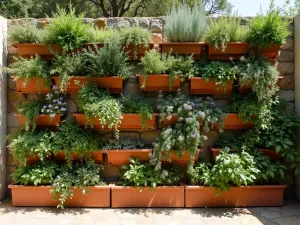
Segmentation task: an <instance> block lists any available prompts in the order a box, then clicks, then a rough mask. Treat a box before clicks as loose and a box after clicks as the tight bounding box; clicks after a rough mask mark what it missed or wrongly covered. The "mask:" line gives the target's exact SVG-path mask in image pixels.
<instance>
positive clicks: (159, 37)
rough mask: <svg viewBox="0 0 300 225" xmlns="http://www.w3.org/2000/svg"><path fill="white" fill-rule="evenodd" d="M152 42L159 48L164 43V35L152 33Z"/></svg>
mask: <svg viewBox="0 0 300 225" xmlns="http://www.w3.org/2000/svg"><path fill="white" fill-rule="evenodd" d="M152 42H154V45H155V46H158V44H159V43H161V42H162V34H157V33H152Z"/></svg>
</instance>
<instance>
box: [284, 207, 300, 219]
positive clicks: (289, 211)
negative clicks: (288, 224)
mask: <svg viewBox="0 0 300 225" xmlns="http://www.w3.org/2000/svg"><path fill="white" fill-rule="evenodd" d="M280 214H281V215H282V216H284V217H288V216H300V209H293V208H283V209H282V210H280Z"/></svg>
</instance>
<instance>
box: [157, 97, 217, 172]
mask: <svg viewBox="0 0 300 225" xmlns="http://www.w3.org/2000/svg"><path fill="white" fill-rule="evenodd" d="M158 111H159V117H160V121H163V120H164V119H166V120H171V119H172V117H173V116H176V117H177V122H176V124H175V125H174V126H167V127H165V128H163V130H162V132H161V134H160V136H159V137H158V138H157V140H156V142H155V144H154V148H153V154H152V157H151V163H153V164H154V165H156V167H157V168H160V167H161V163H160V161H161V159H163V160H170V157H171V155H172V151H176V153H177V155H178V157H179V158H181V157H182V156H183V153H184V151H188V152H189V155H190V160H189V167H188V172H189V173H191V172H192V169H193V168H192V166H193V162H194V158H195V154H196V153H197V151H198V148H199V146H201V145H202V144H203V142H204V141H205V140H206V139H207V136H206V133H207V132H208V131H210V130H211V129H213V128H214V124H215V123H218V124H220V125H221V126H222V123H223V122H222V121H223V113H222V111H221V110H220V109H218V108H217V107H216V105H215V103H214V102H213V100H212V98H209V97H208V98H206V99H202V98H196V99H194V100H187V99H186V98H185V96H184V95H183V94H181V93H180V92H178V93H177V95H176V96H171V95H169V96H167V97H166V98H164V97H163V95H162V94H161V93H160V94H159V96H158ZM200 120H201V124H200ZM220 131H222V129H220Z"/></svg>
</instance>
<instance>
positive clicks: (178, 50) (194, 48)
mask: <svg viewBox="0 0 300 225" xmlns="http://www.w3.org/2000/svg"><path fill="white" fill-rule="evenodd" d="M205 45H206V43H204V42H163V43H160V44H159V47H160V49H161V52H164V53H167V54H168V53H170V51H171V54H174V55H191V54H193V57H194V59H199V58H200V55H201V50H202V48H203V47H204V46H205Z"/></svg>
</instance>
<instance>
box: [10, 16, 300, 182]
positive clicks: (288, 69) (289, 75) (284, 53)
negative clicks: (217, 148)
mask: <svg viewBox="0 0 300 225" xmlns="http://www.w3.org/2000/svg"><path fill="white" fill-rule="evenodd" d="M84 20H85V21H86V22H92V23H93V24H94V25H95V27H98V28H104V27H124V26H125V27H128V26H133V25H137V26H141V27H144V28H145V29H149V30H150V31H151V32H152V38H153V41H154V42H155V43H156V45H157V44H158V43H159V42H161V41H162V40H163V38H164V34H163V32H164V24H165V22H164V18H98V19H90V18H86V19H84ZM245 21H246V20H245ZM24 22H25V20H23V19H15V20H10V21H9V22H8V24H9V27H10V28H11V27H12V26H14V25H16V24H24ZM29 22H30V23H31V24H32V25H34V26H37V27H39V28H42V27H44V26H46V25H47V24H48V23H50V22H51V19H29ZM290 30H291V32H292V35H291V36H290V37H288V38H287V40H286V44H285V45H284V46H283V47H282V48H281V53H280V57H279V58H278V62H277V64H278V65H277V66H278V69H279V71H280V72H281V75H282V76H284V78H285V79H284V80H282V81H281V82H280V92H279V95H280V96H281V97H282V98H284V99H285V100H287V101H289V103H290V107H291V110H294V99H295V96H294V95H295V94H294V86H295V85H294V51H293V49H294V39H293V25H291V26H290ZM16 53H17V52H16V50H15V49H14V48H13V47H11V46H9V63H11V62H12V60H13V59H12V57H13V55H15V54H16ZM132 63H133V64H134V66H135V68H134V69H133V71H132V74H133V75H135V74H137V73H140V72H141V71H142V68H141V66H140V65H138V63H137V62H132ZM124 85H125V87H124V92H123V93H124V94H130V95H138V96H143V97H145V99H146V100H149V101H151V102H153V104H154V105H155V102H156V98H157V93H142V92H141V91H140V89H139V86H138V81H137V79H135V78H131V79H128V80H127V81H126V82H125V84H124ZM8 87H9V90H8V98H7V100H8V110H7V111H8V134H12V133H14V132H15V131H17V130H18V129H19V122H18V120H17V118H16V117H14V114H15V113H16V107H15V105H16V104H17V103H24V102H27V101H30V100H33V99H38V98H41V96H39V95H32V94H31V95H24V94H18V93H17V92H16V87H15V83H14V82H13V81H12V79H9V80H8ZM181 89H182V91H183V92H184V93H187V94H188V92H189V85H188V83H183V84H182V86H181ZM212 97H214V98H215V100H216V103H217V105H218V106H219V107H221V108H223V107H225V106H227V105H228V99H229V96H228V95H216V96H212ZM66 99H67V103H68V115H67V116H71V115H72V113H74V112H77V111H78V109H77V94H70V95H67V96H66ZM159 132H160V131H159V130H158V131H144V132H143V131H142V132H141V131H136V132H121V134H120V137H121V138H130V139H134V140H141V141H143V142H144V143H145V144H149V145H150V144H151V143H153V141H154V140H155V138H156V137H157V135H158V134H159ZM208 136H209V139H208V140H207V142H206V143H205V146H204V149H205V151H204V153H203V154H202V156H208V151H207V146H208V145H209V144H211V143H213V142H214V141H215V140H216V139H217V138H218V133H217V132H210V133H209V135H208ZM105 137H107V138H109V137H112V133H105ZM7 151H8V149H7ZM7 158H8V160H7V167H8V173H7V179H8V183H10V182H11V178H10V174H11V173H12V172H13V170H14V168H15V165H16V163H15V162H14V160H13V158H12V156H11V154H7ZM118 173H119V168H118V167H113V166H108V167H106V170H105V171H104V174H103V175H104V176H105V177H110V178H111V177H117V176H118ZM293 180H294V179H291V182H293Z"/></svg>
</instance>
